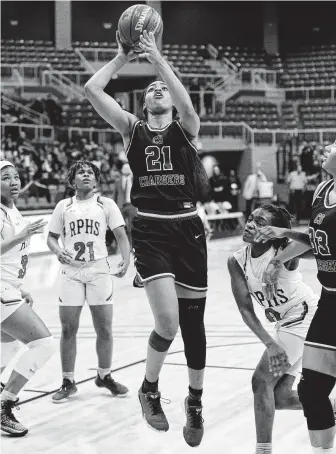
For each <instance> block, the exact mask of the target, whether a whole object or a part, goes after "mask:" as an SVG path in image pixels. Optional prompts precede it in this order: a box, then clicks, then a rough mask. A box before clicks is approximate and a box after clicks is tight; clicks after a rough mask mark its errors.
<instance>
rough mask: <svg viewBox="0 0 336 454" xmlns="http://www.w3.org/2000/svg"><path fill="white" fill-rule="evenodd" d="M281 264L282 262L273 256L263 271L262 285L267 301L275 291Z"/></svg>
mask: <svg viewBox="0 0 336 454" xmlns="http://www.w3.org/2000/svg"><path fill="white" fill-rule="evenodd" d="M281 266H282V262H281V261H280V260H278V259H277V258H276V257H274V258H273V259H272V260H270V262H269V264H268V265H267V267H266V269H265V271H264V274H263V277H262V287H263V293H265V296H266V299H267V301H270V300H271V299H272V298H273V296H275V295H276V293H277V290H278V279H279V274H280V270H281Z"/></svg>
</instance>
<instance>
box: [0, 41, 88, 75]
mask: <svg viewBox="0 0 336 454" xmlns="http://www.w3.org/2000/svg"><path fill="white" fill-rule="evenodd" d="M19 63H30V64H41V65H43V64H44V65H46V64H49V65H51V68H52V69H53V70H56V71H85V68H84V66H83V64H82V61H81V59H80V58H79V56H78V55H77V54H76V52H75V51H74V50H73V49H56V48H55V47H54V45H53V43H52V42H51V41H42V40H38V41H33V40H24V39H20V40H14V39H3V40H1V64H11V65H15V64H19Z"/></svg>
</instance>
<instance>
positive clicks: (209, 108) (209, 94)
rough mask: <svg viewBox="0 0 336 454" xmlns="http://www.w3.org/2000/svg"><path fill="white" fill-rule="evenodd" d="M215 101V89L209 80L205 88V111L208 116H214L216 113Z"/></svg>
mask: <svg viewBox="0 0 336 454" xmlns="http://www.w3.org/2000/svg"><path fill="white" fill-rule="evenodd" d="M214 100H215V87H214V84H213V83H212V81H211V80H208V81H207V82H206V84H205V86H204V95H203V102H204V110H205V114H206V115H213V114H214V113H215V112H214Z"/></svg>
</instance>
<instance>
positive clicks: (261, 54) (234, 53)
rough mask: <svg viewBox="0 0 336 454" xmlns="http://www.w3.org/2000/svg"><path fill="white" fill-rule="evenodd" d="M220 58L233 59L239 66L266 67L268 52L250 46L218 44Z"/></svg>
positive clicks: (232, 61)
mask: <svg viewBox="0 0 336 454" xmlns="http://www.w3.org/2000/svg"><path fill="white" fill-rule="evenodd" d="M217 49H218V52H219V53H218V58H219V59H221V58H223V57H225V58H227V59H228V60H230V61H231V63H233V64H234V65H236V66H237V68H266V67H267V64H266V58H265V57H266V53H265V51H264V50H257V49H255V48H249V47H239V46H218V47H217Z"/></svg>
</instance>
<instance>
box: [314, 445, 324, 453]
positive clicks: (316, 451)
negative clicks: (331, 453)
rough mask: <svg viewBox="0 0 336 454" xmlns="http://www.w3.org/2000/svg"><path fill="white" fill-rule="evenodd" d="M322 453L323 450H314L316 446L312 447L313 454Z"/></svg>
mask: <svg viewBox="0 0 336 454" xmlns="http://www.w3.org/2000/svg"><path fill="white" fill-rule="evenodd" d="M321 452H322V448H314V446H312V453H313V454H320V453H321Z"/></svg>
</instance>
